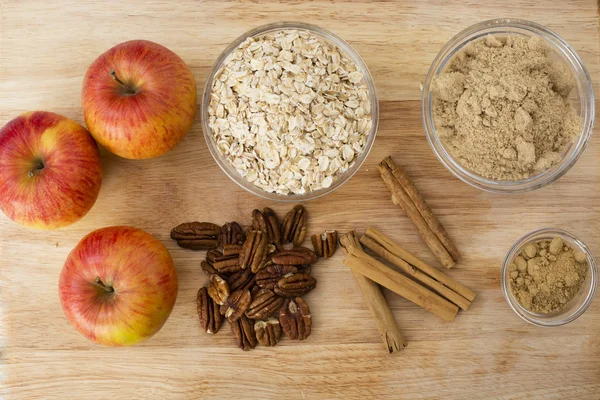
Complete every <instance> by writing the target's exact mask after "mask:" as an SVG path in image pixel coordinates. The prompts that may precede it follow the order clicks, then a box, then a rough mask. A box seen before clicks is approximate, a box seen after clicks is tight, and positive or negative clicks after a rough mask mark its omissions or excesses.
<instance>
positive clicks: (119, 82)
mask: <svg viewBox="0 0 600 400" xmlns="http://www.w3.org/2000/svg"><path fill="white" fill-rule="evenodd" d="M110 75H111V76H112V77H113V79H114V80H115V81H117V83H118V84H119V85H121V86H122V87H123V89H125V91H126V92H127V94H135V90H133V89H132V88H131V87H129V86H128V85H126V84H125V83H123V81H122V80H120V79H119V77H118V76H117V73H116V72H115V70H114V69H111V70H110Z"/></svg>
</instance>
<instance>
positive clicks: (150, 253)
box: [58, 226, 178, 346]
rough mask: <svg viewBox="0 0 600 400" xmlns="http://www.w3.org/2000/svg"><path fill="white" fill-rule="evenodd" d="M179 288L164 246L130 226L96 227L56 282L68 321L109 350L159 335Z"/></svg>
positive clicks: (173, 268)
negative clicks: (108, 347) (112, 347)
mask: <svg viewBox="0 0 600 400" xmlns="http://www.w3.org/2000/svg"><path fill="white" fill-rule="evenodd" d="M98 280H99V281H100V282H101V283H100V282H98ZM108 288H112V290H113V292H110V291H109V290H110V289H108ZM177 289H178V282H177V272H176V270H175V266H174V264H173V259H172V258H171V255H170V254H169V251H168V250H167V249H166V247H165V246H164V245H163V244H162V243H161V242H159V241H158V240H157V239H155V238H154V237H153V236H151V235H150V234H148V233H146V232H144V231H143V230H141V229H137V228H133V227H129V226H111V227H107V228H102V229H97V230H95V231H92V232H90V233H89V234H88V235H86V236H85V237H84V238H83V239H81V241H80V242H79V243H78V244H77V246H75V248H74V249H73V250H72V251H71V253H70V254H69V256H68V257H67V260H66V262H65V265H64V267H63V269H62V271H61V274H60V278H59V284H58V294H59V297H60V302H61V305H62V308H63V311H64V312H65V315H66V316H67V319H68V320H69V321H70V322H71V324H72V325H73V326H74V327H75V328H76V329H77V330H78V331H79V333H81V334H82V335H83V336H85V337H86V338H88V339H89V340H91V341H93V342H96V343H100V344H103V345H107V346H129V345H134V344H137V343H139V342H142V341H144V340H146V339H148V338H150V337H151V336H153V335H154V334H155V333H156V332H158V331H159V330H160V328H161V327H162V326H163V324H164V323H165V322H166V320H167V318H169V315H170V314H171V311H172V310H173V306H174V305H175V300H176V298H177Z"/></svg>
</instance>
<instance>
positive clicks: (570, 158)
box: [422, 19, 594, 193]
mask: <svg viewBox="0 0 600 400" xmlns="http://www.w3.org/2000/svg"><path fill="white" fill-rule="evenodd" d="M489 34H495V35H509V34H510V35H522V36H526V37H532V36H537V37H540V38H542V39H544V40H545V42H546V43H547V44H548V45H549V46H550V48H551V49H552V53H551V57H552V58H553V59H555V61H559V62H564V64H565V65H567V66H568V67H569V69H570V70H571V72H572V73H573V76H574V77H575V80H576V86H575V88H574V89H573V90H572V92H571V94H570V96H569V99H570V101H571V102H572V104H573V107H574V108H575V110H576V111H577V112H578V113H579V115H580V116H581V118H582V120H583V128H582V130H581V133H580V134H579V137H578V138H577V139H576V140H575V141H574V142H573V143H572V144H571V145H570V146H569V148H568V149H566V152H565V154H564V155H563V158H562V159H561V161H560V162H559V163H557V164H556V165H555V166H553V167H552V168H550V169H548V170H546V171H544V172H541V173H539V174H537V175H534V176H531V177H529V178H527V179H523V180H517V181H498V180H493V179H488V178H485V177H483V176H480V175H478V174H475V173H474V172H471V171H469V170H468V169H466V168H465V167H463V166H462V165H461V164H460V163H459V161H458V160H455V159H454V158H453V157H452V155H451V154H450V153H449V152H448V151H447V150H446V149H445V148H444V146H443V144H442V142H441V140H440V138H439V137H438V135H437V132H436V129H435V125H434V123H433V95H432V93H431V83H432V81H433V79H434V78H435V77H436V76H437V75H439V74H440V73H442V72H443V71H444V70H445V69H446V67H447V66H448V65H449V62H450V61H451V60H452V58H453V57H454V55H455V54H456V53H457V52H458V51H459V50H461V49H462V48H463V47H464V46H465V45H466V44H467V43H469V42H471V41H473V40H477V39H479V38H481V37H484V36H487V35H489ZM422 119H423V127H424V128H425V133H426V135H427V140H428V142H429V145H430V146H431V148H432V149H433V152H434V153H435V155H436V156H437V157H438V159H439V160H440V161H441V162H442V164H444V166H445V167H446V168H447V169H448V170H449V171H450V172H452V173H453V174H454V175H455V176H456V177H457V178H459V179H460V180H462V181H463V182H466V183H468V184H469V185H471V186H474V187H476V188H478V189H482V190H485V191H489V192H497V193H520V192H526V191H530V190H534V189H538V188H541V187H543V186H545V185H548V184H550V183H552V182H554V181H556V180H557V179H558V178H560V177H561V176H562V175H564V174H565V173H566V172H567V171H568V170H569V168H571V167H572V166H573V165H574V164H575V162H576V161H577V159H578V158H579V156H580V155H581V153H582V152H583V150H584V149H585V148H586V146H587V144H588V142H589V140H590V136H591V134H592V127H593V125H594V89H593V86H592V81H591V78H590V75H589V74H588V71H587V69H586V68H585V66H584V65H583V62H582V61H581V59H580V58H579V56H578V55H577V53H576V52H575V50H573V48H572V47H571V46H570V45H569V44H568V43H567V42H566V41H565V40H564V39H562V38H561V37H560V36H558V35H557V34H556V33H554V32H552V31H550V30H549V29H546V28H544V27H543V26H541V25H538V24H536V23H533V22H529V21H524V20H520V19H494V20H489V21H484V22H481V23H478V24H475V25H473V26H471V27H469V28H467V29H465V30H464V31H462V32H460V33H459V34H457V35H456V36H454V37H453V38H452V39H451V40H450V41H449V42H448V43H446V45H445V46H444V47H443V48H442V50H440V52H439V53H438V55H437V56H436V58H435V60H433V63H432V64H431V67H430V68H429V72H428V73H427V77H426V78H425V82H424V83H423V93H422Z"/></svg>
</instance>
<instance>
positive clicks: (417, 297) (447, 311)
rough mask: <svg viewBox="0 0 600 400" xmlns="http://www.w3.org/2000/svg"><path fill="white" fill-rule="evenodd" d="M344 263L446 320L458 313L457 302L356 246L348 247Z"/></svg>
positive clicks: (451, 318) (450, 319)
mask: <svg viewBox="0 0 600 400" xmlns="http://www.w3.org/2000/svg"><path fill="white" fill-rule="evenodd" d="M344 264H345V265H346V266H347V267H350V268H351V269H352V270H353V271H354V272H356V273H359V274H361V275H363V276H365V277H367V278H369V279H371V280H372V281H375V282H377V283H379V284H380V285H381V286H384V287H386V288H388V289H389V290H391V291H393V292H394V293H396V294H399V295H400V296H402V297H404V298H405V299H407V300H410V301H412V302H413V303H415V304H417V305H419V306H421V307H423V308H424V309H426V310H427V311H429V312H431V313H433V314H434V315H437V316H438V317H440V318H442V319H443V320H445V321H452V320H453V319H454V317H455V316H456V314H457V313H458V307H457V306H456V305H455V304H452V303H451V302H449V301H448V300H446V299H444V298H443V297H441V296H440V295H438V294H437V293H434V292H432V291H431V290H429V289H427V288H426V287H424V286H422V285H420V284H419V283H417V282H415V281H413V280H412V279H410V278H407V277H406V276H404V275H402V274H401V273H400V272H397V271H394V270H393V269H391V268H389V267H387V266H385V265H384V264H382V263H381V262H379V261H377V260H375V259H374V258H373V257H371V256H369V255H368V254H366V253H365V252H364V251H362V250H361V249H359V248H357V247H355V246H352V247H349V248H348V254H347V256H346V259H345V260H344Z"/></svg>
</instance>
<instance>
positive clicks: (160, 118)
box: [81, 40, 196, 159]
mask: <svg viewBox="0 0 600 400" xmlns="http://www.w3.org/2000/svg"><path fill="white" fill-rule="evenodd" d="M81 101H82V105H83V115H84V117H85V123H86V124H87V127H88V129H89V130H90V132H91V133H92V136H93V137H94V139H96V141H97V142H98V143H100V144H101V145H102V146H104V147H106V149H108V150H109V151H110V152H112V153H115V154H117V155H119V156H121V157H125V158H133V159H142V158H152V157H157V156H160V155H161V154H164V153H166V152H167V151H169V150H171V149H173V148H174V147H175V146H176V145H177V144H178V143H179V142H180V141H181V140H182V139H183V137H184V136H185V134H186V133H187V132H188V131H189V130H190V127H191V126H192V123H193V122H194V115H195V113H196V81H195V80H194V76H193V75H192V71H190V69H189V68H188V66H187V65H185V63H184V62H183V60H182V59H181V58H179V56H177V54H175V53H173V52H172V51H171V50H169V49H167V48H166V47H163V46H161V45H159V44H157V43H153V42H149V41H147V40H132V41H129V42H124V43H121V44H118V45H116V46H115V47H113V48H111V49H110V50H108V51H107V52H105V53H104V54H102V55H101V56H100V57H98V58H97V59H96V60H95V61H94V62H93V63H92V65H91V66H90V67H89V69H88V70H87V73H86V74H85V78H84V80H83V90H82V96H81Z"/></svg>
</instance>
